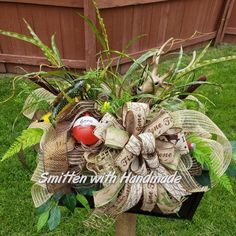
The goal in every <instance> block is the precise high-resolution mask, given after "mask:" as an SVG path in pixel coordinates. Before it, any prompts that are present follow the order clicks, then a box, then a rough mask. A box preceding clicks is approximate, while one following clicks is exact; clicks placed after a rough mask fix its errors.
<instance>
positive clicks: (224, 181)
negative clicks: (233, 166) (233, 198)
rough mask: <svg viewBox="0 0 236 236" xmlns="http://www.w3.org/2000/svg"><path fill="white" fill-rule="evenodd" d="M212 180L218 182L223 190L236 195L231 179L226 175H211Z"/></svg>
mask: <svg viewBox="0 0 236 236" xmlns="http://www.w3.org/2000/svg"><path fill="white" fill-rule="evenodd" d="M211 179H212V180H213V181H216V182H218V183H219V184H220V185H221V186H222V187H223V188H225V189H226V190H227V191H229V192H230V193H231V194H232V195H234V190H233V186H232V184H231V181H230V178H229V177H228V176H227V175H226V174H224V175H222V176H221V177H218V176H217V175H215V174H213V173H211Z"/></svg>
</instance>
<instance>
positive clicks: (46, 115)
mask: <svg viewBox="0 0 236 236" xmlns="http://www.w3.org/2000/svg"><path fill="white" fill-rule="evenodd" d="M51 114H52V113H51V112H48V113H47V114H45V115H44V116H43V117H42V118H41V120H42V121H43V122H45V123H50V119H49V118H50V116H51Z"/></svg>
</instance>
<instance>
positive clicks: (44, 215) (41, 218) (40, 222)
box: [37, 210, 49, 232]
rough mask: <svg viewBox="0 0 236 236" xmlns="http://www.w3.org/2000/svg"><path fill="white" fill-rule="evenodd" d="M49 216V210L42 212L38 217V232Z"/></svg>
mask: <svg viewBox="0 0 236 236" xmlns="http://www.w3.org/2000/svg"><path fill="white" fill-rule="evenodd" d="M48 218H49V210H48V211H45V212H43V213H42V214H41V215H40V216H39V218H38V223H37V231H38V232H39V231H40V230H41V229H42V228H43V227H44V226H45V225H46V223H47V222H48Z"/></svg>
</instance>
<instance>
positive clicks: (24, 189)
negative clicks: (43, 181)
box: [0, 45, 236, 236]
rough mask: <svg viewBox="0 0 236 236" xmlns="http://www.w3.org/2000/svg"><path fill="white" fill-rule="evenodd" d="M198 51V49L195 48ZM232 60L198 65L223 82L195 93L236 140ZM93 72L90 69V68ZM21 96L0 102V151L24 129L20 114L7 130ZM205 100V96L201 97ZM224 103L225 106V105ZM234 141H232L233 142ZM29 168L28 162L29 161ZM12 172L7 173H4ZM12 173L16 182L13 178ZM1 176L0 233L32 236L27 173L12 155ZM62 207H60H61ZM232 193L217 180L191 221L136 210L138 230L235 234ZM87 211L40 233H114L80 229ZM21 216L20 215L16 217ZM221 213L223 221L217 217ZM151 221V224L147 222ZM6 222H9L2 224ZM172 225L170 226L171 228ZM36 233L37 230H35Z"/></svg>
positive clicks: (217, 53)
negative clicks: (210, 100)
mask: <svg viewBox="0 0 236 236" xmlns="http://www.w3.org/2000/svg"><path fill="white" fill-rule="evenodd" d="M199 52H200V51H199ZM235 53H236V46H234V45H221V46H220V47H217V48H213V47H212V48H210V49H209V50H208V52H207V54H206V59H211V58H217V57H221V56H227V55H230V54H235ZM190 57H191V54H187V55H186V56H184V59H183V62H185V61H188V60H189V58H190ZM175 60H176V59H175V58H172V59H169V60H167V61H162V62H161V64H160V70H162V69H163V70H165V68H167V67H169V66H170V65H172V64H173V61H175ZM235 67H236V62H235V61H230V62H226V64H225V66H217V65H211V66H209V67H207V68H202V69H200V70H199V71H198V72H197V74H196V77H197V76H198V75H201V74H205V75H208V79H209V81H213V82H215V83H220V84H223V87H224V89H223V90H219V89H217V88H216V87H209V86H202V87H200V88H199V93H202V94H204V95H205V96H207V97H209V98H210V99H212V100H214V102H215V104H216V106H217V107H211V106H210V104H209V103H207V104H206V106H207V109H208V111H209V112H208V116H209V117H210V118H211V119H212V120H213V121H214V122H215V123H216V124H217V125H218V126H219V127H220V128H221V129H222V131H223V132H224V133H225V134H227V136H228V138H229V139H230V140H236V126H235V120H236V113H235V99H236V94H235V90H236V74H235ZM92 74H93V73H92ZM11 83H12V78H11V77H9V76H7V75H2V76H1V79H0V85H1V86H0V97H1V99H3V98H4V97H5V96H6V94H9V90H10V89H11ZM19 84H20V85H21V84H26V85H27V87H28V88H29V89H31V90H32V89H34V87H32V84H31V83H29V82H28V81H27V80H21V81H20V82H19ZM20 92H21V87H20V86H17V88H16V94H18V93H20ZM25 99H26V96H25V94H21V96H16V97H15V98H14V100H11V101H9V102H8V103H5V104H1V110H0V113H1V121H0V127H1V135H0V139H1V146H0V153H4V152H5V151H6V149H7V148H8V146H10V144H11V143H12V142H14V135H18V132H20V130H22V129H24V127H26V125H27V124H28V121H27V120H26V119H24V118H23V119H21V120H19V122H17V125H16V128H15V134H14V135H9V130H10V129H11V125H12V123H13V121H14V119H15V116H17V114H18V113H19V112H20V111H21V107H22V106H23V104H24V101H25ZM204 102H205V100H204ZM227 106H229V108H230V109H226V107H227ZM234 146H236V145H234ZM28 155H29V157H30V160H34V159H35V158H34V152H29V153H28ZM9 163H10V165H9ZM32 168H33V163H32ZM9 173H11V174H9ZM16 178H17V181H16ZM0 179H1V180H2V181H1V191H0V199H1V207H0V219H1V222H0V225H1V227H0V235H16V234H18V235H36V233H35V225H36V224H37V221H36V217H35V215H34V212H33V211H32V209H33V206H32V199H31V196H30V192H29V191H28V190H29V186H30V185H31V183H30V180H29V179H30V176H29V174H28V173H27V172H25V171H22V168H21V164H20V163H19V162H18V161H17V160H16V159H14V158H12V159H9V162H2V163H1V165H0ZM19 183H20V184H19ZM232 185H233V188H234V189H235V188H236V181H232ZM62 212H63V209H62ZM235 212H236V204H235V196H233V195H231V194H230V193H229V192H228V191H225V190H224V189H223V188H222V187H221V186H220V185H217V186H216V187H215V188H214V189H212V190H211V191H209V192H207V193H205V194H204V197H203V200H202V201H201V203H200V205H199V207H198V209H197V211H196V214H195V215H194V223H193V222H192V221H186V222H185V221H184V227H183V221H182V220H172V219H171V220H169V219H166V218H156V217H147V216H144V215H138V222H139V224H138V227H137V235H140V236H141V235H156V234H157V232H159V233H160V234H162V235H171V234H172V235H182V236H189V235H190V234H192V235H196V236H197V235H222V236H228V235H234V234H235V229H236V221H235ZM86 215H87V212H86V211H85V210H84V209H79V210H76V211H75V213H74V217H70V218H69V219H67V218H66V219H65V222H64V223H63V224H60V225H59V227H58V228H57V230H56V231H55V232H47V230H46V229H45V230H44V231H43V232H42V233H41V234H43V235H57V236H70V235H84V236H97V235H114V234H115V232H114V227H111V228H110V229H109V230H107V231H106V232H103V233H99V232H98V231H95V230H92V229H90V228H85V226H84V225H83V223H82V222H83V221H84V219H85V217H86ZM21 216H22V217H21ZM222 216H224V220H222ZM150 225H151V226H152V227H150ZM4 226H8V227H4ZM170 228H171V230H170ZM37 235H39V234H37Z"/></svg>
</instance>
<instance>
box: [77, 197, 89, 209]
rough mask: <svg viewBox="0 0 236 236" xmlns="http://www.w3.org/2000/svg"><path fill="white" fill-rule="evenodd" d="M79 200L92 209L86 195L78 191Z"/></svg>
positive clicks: (85, 206)
mask: <svg viewBox="0 0 236 236" xmlns="http://www.w3.org/2000/svg"><path fill="white" fill-rule="evenodd" d="M76 198H77V200H78V201H79V202H80V203H81V204H82V205H83V207H84V208H85V209H86V210H87V211H89V210H90V206H89V203H88V200H87V199H86V197H85V196H84V195H83V194H81V193H78V194H77V196H76Z"/></svg>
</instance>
